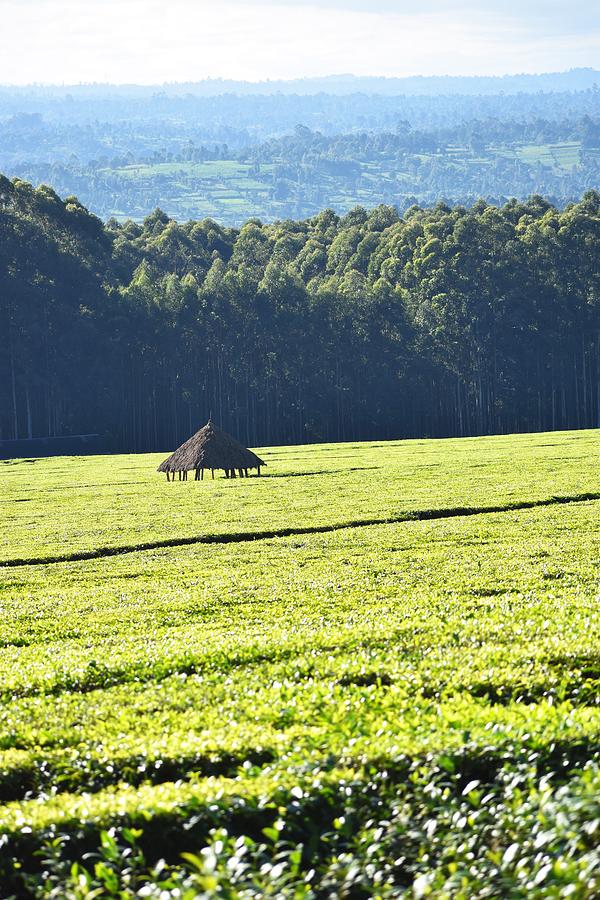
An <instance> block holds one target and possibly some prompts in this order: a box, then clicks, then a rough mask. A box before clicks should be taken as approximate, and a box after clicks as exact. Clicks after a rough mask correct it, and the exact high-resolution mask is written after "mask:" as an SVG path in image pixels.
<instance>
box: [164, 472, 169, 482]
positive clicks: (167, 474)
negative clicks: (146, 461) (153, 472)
mask: <svg viewBox="0 0 600 900" xmlns="http://www.w3.org/2000/svg"><path fill="white" fill-rule="evenodd" d="M165 474H166V476H167V481H170V478H169V473H168V472H165Z"/></svg>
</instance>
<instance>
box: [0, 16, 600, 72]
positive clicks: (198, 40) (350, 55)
mask: <svg viewBox="0 0 600 900" xmlns="http://www.w3.org/2000/svg"><path fill="white" fill-rule="evenodd" d="M0 21H1V23H2V31H3V40H2V50H1V52H0V83H2V84H32V83H51V84H79V83H82V82H86V83H87V82H111V83H132V84H134V83H135V84H162V83H163V82H175V81H200V80H202V79H204V78H233V79H236V80H247V81H260V80H265V79H279V78H286V79H287V78H305V77H311V76H322V75H331V74H341V73H352V74H355V75H384V76H399V77H402V76H407V75H504V74H515V73H520V72H556V71H561V70H564V69H569V68H573V67H579V66H591V67H594V68H599V67H600V2H599V0H410V2H409V0H312V2H302V0H260V2H253V0H0Z"/></svg>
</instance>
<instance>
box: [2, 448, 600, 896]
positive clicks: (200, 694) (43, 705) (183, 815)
mask: <svg viewBox="0 0 600 900" xmlns="http://www.w3.org/2000/svg"><path fill="white" fill-rule="evenodd" d="M599 451H600V443H599V440H598V435H597V434H596V433H595V432H570V433H552V434H535V435H521V436H515V435H511V436H507V437H488V438H477V439H463V440H450V441H410V442H391V443H377V444H373V443H372V444H348V443H345V444H323V445H313V446H310V447H297V446H295V447H271V448H266V449H264V450H260V454H261V456H263V457H264V458H265V459H266V461H267V463H268V467H267V469H266V472H267V473H268V474H267V475H266V476H264V477H262V478H251V479H247V480H245V479H244V480H239V479H238V480H236V481H230V480H226V479H224V478H218V479H216V480H215V481H210V480H209V481H203V482H193V481H190V482H176V483H174V484H173V483H170V484H167V483H166V481H165V480H164V478H163V477H162V476H160V475H158V474H157V473H156V472H155V469H156V466H157V464H158V462H159V461H160V460H161V458H162V455H160V454H154V455H134V456H110V457H95V458H93V457H90V458H79V459H68V458H57V459H52V460H39V459H30V460H14V461H11V462H6V463H3V464H1V467H2V476H3V485H4V490H3V493H2V500H1V502H0V524H1V525H2V527H1V528H0V533H1V534H2V536H3V538H2V546H1V549H0V557H1V561H0V604H1V605H2V610H3V616H2V622H1V624H0V639H1V648H0V671H1V673H2V678H1V685H2V687H1V691H2V702H1V704H0V716H1V717H2V729H1V732H2V739H1V750H0V800H1V801H2V802H1V805H0V841H1V844H2V853H1V854H0V878H1V885H2V894H3V896H10V895H11V894H18V896H31V897H65V896H73V897H83V896H90V894H89V893H88V894H86V893H85V891H88V892H91V891H93V890H98V891H101V890H102V891H104V894H102V895H103V896H107V895H108V896H117V895H118V896H120V897H122V898H128V897H132V898H133V897H134V896H145V897H155V898H160V900H165V898H168V897H173V898H175V897H185V898H192V897H197V896H217V897H231V896H239V897H250V896H255V895H256V894H257V893H259V894H261V895H264V896H275V895H276V896H281V897H290V898H292V897H293V898H300V897H301V898H316V897H322V896H347V897H350V896H351V897H357V898H361V897H365V898H367V897H372V896H377V897H382V898H386V897H402V896H406V897H407V898H408V897H415V896H417V897H423V896H428V895H429V896H435V897H446V896H452V897H457V898H465V900H466V898H477V897H481V898H483V897H489V896H492V895H493V896H498V893H499V892H500V893H501V894H502V895H503V896H511V897H523V898H525V897H532V896H535V897H556V896H566V895H568V896H571V897H575V898H588V897H592V896H595V895H597V893H598V892H599V891H600V882H599V880H598V872H599V871H600V858H599V856H598V835H597V823H598V821H599V820H600V807H599V802H598V796H599V787H600V712H599V708H598V697H599V694H598V687H599V684H600V659H599V656H598V649H597V648H598V641H599V639H600V634H599V626H598V616H597V613H596V604H597V592H598V559H599V558H600V557H599V551H600V530H599V524H598V523H599V518H598V514H597V504H598V500H599V498H600V483H599V481H598V467H597V461H598V459H599ZM142 548H143V549H142ZM184 851H186V852H187V853H189V854H191V855H189V856H187V857H186V858H185V859H182V857H181V854H182V852H184ZM86 854H88V855H86ZM89 854H91V855H89ZM161 860H162V862H160V861H161ZM74 861H76V863H75V866H73V865H72V864H73V862H74ZM142 890H143V893H137V892H138V891H142ZM119 892H120V893H119Z"/></svg>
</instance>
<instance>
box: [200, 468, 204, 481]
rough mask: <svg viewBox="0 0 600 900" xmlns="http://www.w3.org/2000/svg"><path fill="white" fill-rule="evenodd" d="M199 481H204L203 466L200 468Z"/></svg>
mask: <svg viewBox="0 0 600 900" xmlns="http://www.w3.org/2000/svg"><path fill="white" fill-rule="evenodd" d="M200 481H204V466H202V468H201V469H200Z"/></svg>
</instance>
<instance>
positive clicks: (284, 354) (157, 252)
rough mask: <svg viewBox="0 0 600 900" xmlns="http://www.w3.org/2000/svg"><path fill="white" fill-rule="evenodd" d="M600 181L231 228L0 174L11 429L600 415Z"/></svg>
mask: <svg viewBox="0 0 600 900" xmlns="http://www.w3.org/2000/svg"><path fill="white" fill-rule="evenodd" d="M599 250H600V195H599V194H598V193H596V192H594V191H590V192H588V193H586V194H585V195H584V197H583V198H582V199H581V200H580V201H579V202H578V203H576V204H571V205H569V206H568V207H567V208H565V209H564V210H562V211H559V210H557V209H556V208H555V207H553V206H552V205H551V204H550V203H549V202H548V201H547V200H544V199H543V198H541V197H539V196H534V197H531V198H530V199H529V200H527V201H524V202H520V201H516V200H512V201H510V202H508V203H505V204H504V205H502V206H500V207H497V206H494V205H490V204H487V203H485V202H483V201H479V202H477V203H476V204H475V205H473V206H471V207H464V206H453V207H450V206H447V205H445V204H437V205H436V206H435V207H432V208H428V209H423V208H419V207H416V206H415V207H412V208H410V209H409V210H407V211H406V213H405V214H404V215H403V216H400V215H399V214H398V212H397V211H396V210H395V209H394V208H393V207H386V206H379V207H377V208H375V209H373V210H370V211H367V210H365V209H363V208H361V207H357V208H356V209H354V210H352V211H351V212H349V213H347V214H346V215H344V216H338V215H336V214H335V213H334V212H332V211H331V210H324V211H322V212H321V213H319V214H318V215H316V216H314V217H312V218H310V219H307V220H304V221H291V220H285V221H280V222H275V223H273V224H268V225H266V224H263V223H261V222H260V221H258V220H255V219H252V220H250V221H248V222H247V223H246V224H245V225H244V226H243V227H242V228H239V229H234V228H225V227H223V226H221V225H219V224H218V223H216V222H214V221H212V220H210V219H207V220H204V221H200V222H196V221H190V222H186V223H177V222H175V221H173V220H171V219H169V217H168V216H166V215H165V214H164V213H163V212H161V211H160V210H156V211H155V212H154V213H152V215H150V216H148V217H147V218H146V219H145V220H144V222H143V223H142V224H137V223H134V222H127V223H125V224H119V223H118V222H116V221H114V220H111V221H109V222H107V223H106V224H104V223H103V222H102V221H101V220H99V219H98V218H96V217H95V216H93V215H91V214H90V213H89V212H88V211H87V210H86V209H85V207H83V206H82V205H81V203H79V202H78V200H77V199H76V198H75V197H67V198H66V199H65V200H62V199H60V198H59V197H58V195H57V194H56V193H55V192H54V191H53V190H52V189H51V188H49V187H46V186H41V187H39V188H37V189H34V188H33V187H32V186H31V185H30V184H28V183H26V182H22V181H19V180H13V181H9V180H8V179H6V178H2V177H0V334H1V335H2V340H1V341H0V439H14V438H26V437H41V436H56V435H67V434H77V433H90V432H100V433H108V434H110V435H111V440H112V445H113V446H114V448H115V449H122V450H146V449H166V448H168V447H172V446H174V445H176V444H177V443H178V442H180V441H181V440H183V439H184V438H185V437H186V436H188V435H189V434H190V433H191V432H192V431H194V430H196V429H197V428H198V427H199V426H200V425H202V424H203V423H204V422H205V420H206V419H207V418H208V415H209V413H212V416H213V418H214V419H215V420H216V421H218V422H219V423H220V424H221V425H222V427H224V428H226V429H228V430H231V431H233V432H234V433H236V434H237V435H238V436H239V437H240V438H241V439H242V440H244V441H245V442H246V443H247V444H248V445H250V446H259V445H261V444H267V443H279V442H281V443H297V442H305V441H316V440H346V439H369V438H394V437H417V436H419V437H423V436H444V435H469V434H482V433H490V432H513V431H526V430H543V429H562V428H576V427H596V426H598V425H600V389H599V382H600V266H599V265H598V255H599Z"/></svg>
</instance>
